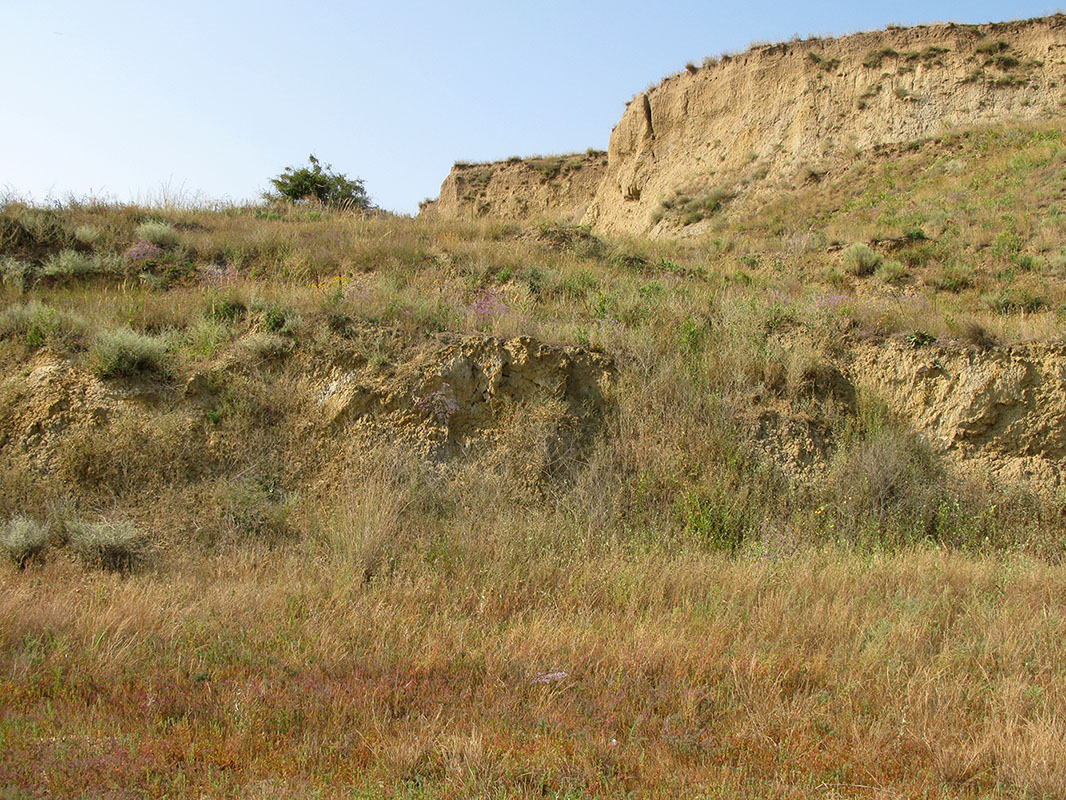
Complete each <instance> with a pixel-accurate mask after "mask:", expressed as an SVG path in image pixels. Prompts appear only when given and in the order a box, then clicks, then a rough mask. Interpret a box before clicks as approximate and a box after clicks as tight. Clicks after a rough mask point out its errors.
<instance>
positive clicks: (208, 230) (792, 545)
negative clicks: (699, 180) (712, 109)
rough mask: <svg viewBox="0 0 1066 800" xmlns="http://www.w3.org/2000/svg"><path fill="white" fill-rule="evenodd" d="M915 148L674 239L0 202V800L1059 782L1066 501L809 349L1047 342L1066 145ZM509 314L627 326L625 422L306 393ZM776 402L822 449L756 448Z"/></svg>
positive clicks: (1000, 790)
mask: <svg viewBox="0 0 1066 800" xmlns="http://www.w3.org/2000/svg"><path fill="white" fill-rule="evenodd" d="M891 155H892V157H891V158H884V159H871V160H869V161H857V162H856V164H855V165H854V167H852V168H851V169H850V170H848V171H847V172H845V173H842V174H837V175H834V174H829V175H826V176H825V177H824V178H823V179H822V180H821V181H820V182H815V183H812V184H810V185H808V186H806V187H803V188H800V189H797V190H795V191H794V192H793V193H792V194H791V195H790V196H788V197H782V198H781V199H780V200H778V201H772V202H768V203H766V204H764V205H763V206H762V207H761V208H759V209H757V210H754V211H753V212H752V213H745V214H739V213H737V214H734V212H733V209H731V208H730V209H726V210H724V211H723V212H720V213H719V214H718V215H717V216H716V217H715V218H714V227H713V230H711V231H710V232H709V233H708V234H707V235H706V236H704V237H702V238H699V239H692V240H685V241H674V242H671V241H655V242H650V241H605V240H602V239H600V238H598V237H596V236H594V235H593V234H591V233H590V232H589V231H587V230H584V229H582V228H573V227H565V226H559V225H556V224H553V223H550V222H546V223H543V224H541V225H533V226H516V225H505V224H498V223H492V222H484V223H480V224H472V223H443V222H431V221H426V220H419V219H406V218H396V217H391V216H380V217H367V216H361V215H356V214H347V213H340V212H332V211H329V210H327V209H321V208H314V207H309V206H296V207H292V206H289V207H283V206H277V207H268V206H263V207H249V208H219V209H200V208H195V207H190V208H184V207H181V206H174V207H160V208H138V207H129V206H117V205H111V204H102V203H94V202H91V201H85V202H71V203H67V204H64V205H62V206H57V207H47V208H44V207H35V206H31V205H28V204H24V203H20V202H18V201H17V200H9V201H7V202H6V203H5V204H4V206H3V209H2V213H0V251H2V252H0V258H2V259H3V261H2V262H0V263H2V270H3V306H2V310H0V365H2V370H3V373H2V374H3V376H4V379H3V382H2V383H0V407H2V409H3V415H2V419H3V420H4V421H3V422H0V426H2V427H0V462H2V467H0V520H3V521H4V522H5V525H6V527H4V529H3V530H4V545H5V547H6V549H7V550H8V552H9V554H10V555H11V556H12V559H10V562H11V563H10V566H8V565H5V566H3V567H2V568H0V619H2V620H3V624H2V625H0V697H2V698H3V700H2V701H0V712H2V713H0V742H2V743H3V748H2V750H0V787H3V788H4V789H5V790H8V791H11V792H14V793H15V794H16V795H17V794H18V793H26V792H29V793H45V794H52V795H77V794H97V795H104V794H113V795H116V796H121V795H122V793H123V792H125V793H127V794H130V795H131V796H141V795H147V796H173V795H176V794H178V795H180V794H185V795H188V794H197V795H204V796H232V795H234V794H239V793H244V794H246V795H248V796H264V797H266V796H277V795H279V794H289V795H307V794H313V793H318V794H320V795H322V796H353V795H354V796H362V797H375V796H381V797H394V796H410V797H451V796H478V795H483V796H514V797H525V796H529V797H532V796H550V797H584V796H604V797H617V796H622V795H625V794H626V793H631V794H633V795H635V796H662V797H677V796H686V795H693V794H696V793H700V792H702V793H703V794H705V795H707V796H716V795H717V796H722V797H735V796H740V795H743V796H750V797H808V796H812V797H813V796H833V795H834V794H835V796H841V797H845V796H863V797H865V796H871V795H874V796H876V795H877V794H878V792H880V793H882V794H885V795H892V794H896V795H907V796H925V797H956V796H975V797H976V796H1001V797H1026V796H1027V797H1032V796H1054V795H1056V794H1057V793H1060V792H1061V791H1062V790H1063V787H1064V786H1066V767H1064V766H1063V765H1064V764H1066V727H1064V722H1063V720H1064V719H1066V715H1064V713H1063V711H1064V708H1066V672H1064V670H1066V667H1064V666H1063V663H1064V662H1063V659H1062V658H1061V641H1062V640H1063V635H1064V633H1066V573H1064V572H1063V568H1062V567H1061V565H1060V564H1061V556H1062V552H1063V544H1064V543H1063V533H1064V530H1063V523H1062V517H1061V508H1062V501H1061V497H1059V496H1058V495H1057V494H1056V493H1055V492H1054V491H1050V490H1049V491H1048V492H1043V493H1041V492H1033V491H1031V490H1029V489H1025V488H1021V487H1008V486H999V485H992V484H990V483H986V482H981V481H980V480H978V479H977V478H975V477H974V476H972V475H966V476H963V475H959V474H958V473H956V472H955V471H953V470H952V469H951V468H950V467H949V466H948V465H947V464H946V463H944V462H943V461H942V460H941V459H940V458H939V457H938V456H937V455H936V454H935V453H933V452H932V450H931V449H930V447H929V444H928V443H927V442H925V441H924V440H923V439H922V438H921V437H919V436H917V435H915V434H914V433H913V431H911V430H910V429H909V428H908V426H907V424H906V421H905V420H900V419H897V418H895V417H893V416H892V415H891V414H889V413H888V412H887V410H886V408H885V406H884V404H883V403H881V402H880V401H879V398H877V397H876V396H868V395H866V394H864V393H862V392H860V393H859V394H858V396H857V397H854V398H842V397H841V396H839V395H837V394H835V393H833V392H827V391H821V390H820V389H819V385H820V384H819V379H818V376H819V375H822V374H824V373H825V371H826V370H828V369H830V367H832V366H833V365H836V364H839V363H840V362H841V359H844V358H846V353H847V351H848V348H849V347H851V346H852V345H853V344H854V343H855V342H862V341H867V342H869V341H874V342H876V341H886V340H892V339H899V340H900V341H907V342H909V343H912V344H913V346H914V347H926V346H929V344H928V343H929V342H930V341H933V340H939V341H940V342H941V343H944V344H946V346H958V347H972V348H988V347H994V346H996V343H998V344H1000V345H1004V344H1012V343H1016V342H1023V341H1028V340H1032V339H1041V340H1058V339H1060V338H1061V326H1062V318H1061V314H1062V308H1063V306H1062V304H1063V302H1064V300H1066V279H1064V277H1066V276H1064V270H1066V258H1064V251H1063V249H1062V243H1063V242H1064V241H1066V239H1064V237H1063V217H1062V210H1061V209H1060V205H1059V204H1060V203H1061V197H1060V196H1059V189H1058V187H1060V186H1061V185H1062V183H1061V182H1062V179H1063V172H1064V170H1066V149H1064V148H1063V146H1062V143H1061V137H1060V131H1059V129H1058V128H1055V127H1052V126H1043V127H1041V126H1035V127H1024V128H1003V129H997V130H992V131H971V132H961V133H956V134H951V135H945V136H944V137H942V138H941V139H938V140H931V141H928V142H920V143H915V144H914V145H913V146H912V147H909V148H902V149H901V150H900V151H899V152H897V153H893V154H891ZM864 248H865V249H864ZM919 334H921V335H919ZM520 336H521V337H530V339H531V340H533V341H535V342H538V343H541V344H543V345H544V346H545V347H549V348H550V347H556V348H559V349H560V351H566V352H570V353H576V352H579V351H581V352H591V353H598V354H601V355H602V356H603V357H604V360H605V363H606V362H608V361H609V363H610V365H611V368H610V375H611V378H610V381H609V385H607V386H605V388H604V389H603V393H604V395H603V404H602V407H597V408H595V409H592V408H590V409H588V416H587V417H586V416H583V417H581V420H583V421H582V422H580V425H579V424H578V422H575V421H574V418H573V414H575V413H578V412H580V411H581V409H573V408H571V409H568V408H565V407H563V406H562V405H560V403H559V402H557V401H552V400H550V399H544V398H539V396H536V395H534V396H531V398H530V399H528V400H527V401H523V402H515V403H513V404H511V405H508V404H507V403H504V402H502V401H501V402H500V403H498V404H497V405H495V406H493V408H492V413H493V414H495V415H496V418H497V420H498V425H496V427H494V428H492V429H491V430H490V434H491V435H488V434H487V435H486V436H483V437H481V438H476V437H474V438H470V439H464V440H461V441H460V440H459V438H458V436H457V432H456V430H455V429H454V428H453V427H452V426H451V422H450V415H451V414H452V413H453V412H452V411H451V407H450V406H449V405H448V404H447V403H446V402H444V401H442V402H441V403H436V400H434V399H433V398H436V397H438V395H433V396H430V395H425V396H422V397H419V398H416V400H418V401H419V402H414V403H413V404H412V405H411V410H410V412H409V416H407V417H403V419H405V420H409V427H411V428H417V429H418V430H419V431H421V433H420V434H419V435H418V436H410V437H407V436H406V435H405V433H404V431H403V430H401V429H399V428H397V429H390V430H377V429H373V428H368V427H365V426H364V427H360V426H359V425H357V424H355V423H354V422H352V421H349V420H347V419H346V418H344V417H340V416H338V417H335V418H332V419H329V420H324V419H320V417H319V416H318V415H319V411H317V410H316V409H318V408H319V407H320V406H321V405H322V401H321V397H322V390H321V387H322V386H333V385H334V384H343V383H344V380H346V378H345V377H344V376H345V375H350V374H356V373H358V374H359V375H362V376H368V377H365V380H367V381H372V380H378V381H380V383H381V385H383V386H386V385H387V386H388V387H391V388H390V391H392V392H393V395H396V394H397V392H399V391H400V390H399V389H396V388H395V387H402V386H405V385H408V384H407V383H404V382H405V381H408V383H410V381H413V380H414V378H411V377H410V376H411V374H412V373H411V369H410V367H409V365H410V364H413V363H419V364H424V363H431V362H432V361H433V359H435V358H438V356H439V354H440V353H442V352H447V353H451V352H452V351H454V350H456V349H459V350H461V349H462V348H463V347H467V346H468V345H469V343H470V342H478V341H495V340H496V339H499V340H501V341H507V340H511V339H513V338H515V337H520ZM566 348H578V350H573V349H572V350H566ZM441 357H443V356H441ZM449 357H450V356H449ZM573 357H574V358H576V356H573ZM420 374H421V373H420ZM338 376H340V377H338ZM411 385H416V384H411ZM427 385H428V384H427ZM434 385H436V384H434ZM394 390H395V391H394ZM440 391H443V388H442V389H441V390H440ZM86 397H90V398H91V397H99V398H103V399H101V400H100V401H99V402H100V403H101V406H100V408H102V409H103V411H101V412H100V414H97V415H96V416H93V415H87V417H86V418H80V417H78V416H77V414H76V413H75V411H76V409H77V408H79V407H80V406H79V405H78V404H79V403H81V402H83V399H84V398H86ZM445 399H447V398H445ZM421 401H425V402H421ZM388 402H398V401H390V400H382V403H383V404H384V405H383V407H388V405H387V404H388ZM420 402H421V404H420ZM435 403H436V404H435ZM27 409H29V411H27ZM34 409H41V411H40V416H39V417H33V420H35V421H34V422H33V424H30V423H29V422H27V421H26V420H28V419H29V417H28V416H27V415H28V414H30V412H31V411H33V410H34ZM759 409H775V410H778V411H780V412H781V413H786V412H787V413H789V414H795V415H800V416H804V417H805V418H809V419H813V420H816V421H817V422H818V424H819V425H821V426H822V427H823V428H824V430H825V431H826V436H827V437H828V438H829V440H830V441H831V442H832V446H831V448H830V449H829V451H828V454H827V456H826V459H825V461H824V463H822V464H821V465H817V466H816V468H813V471H812V472H811V473H810V474H807V473H803V472H802V471H794V470H793V469H792V467H791V465H790V464H789V462H787V461H784V462H782V461H779V460H775V459H774V458H771V457H768V456H767V454H766V452H765V451H764V450H763V449H761V448H760V446H759V444H758V442H757V441H755V440H753V438H752V436H751V430H752V428H751V424H750V423H751V421H752V419H751V418H752V415H753V413H754V412H753V410H759ZM405 413H406V412H405ZM494 424H495V423H494ZM35 426H36V427H35ZM581 426H584V427H581ZM423 434H424V435H423ZM426 442H429V445H427V444H426ZM531 467H532V469H531Z"/></svg>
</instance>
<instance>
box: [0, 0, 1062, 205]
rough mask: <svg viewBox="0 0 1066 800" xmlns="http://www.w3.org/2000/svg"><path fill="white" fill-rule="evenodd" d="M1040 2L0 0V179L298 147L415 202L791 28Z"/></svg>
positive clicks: (30, 184)
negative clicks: (457, 172) (691, 64)
mask: <svg viewBox="0 0 1066 800" xmlns="http://www.w3.org/2000/svg"><path fill="white" fill-rule="evenodd" d="M1058 8H1059V7H1058V6H1053V5H1048V4H1047V3H1046V2H1044V1H1043V0H1032V1H1030V0H1009V1H1008V0H967V1H966V2H957V1H955V0H943V1H941V0H926V1H925V2H916V1H915V0H906V2H894V3H857V2H854V0H850V1H849V2H841V1H840V0H827V1H826V2H818V3H815V2H793V3H776V2H766V0H748V2H737V0H732V1H731V2H718V1H717V0H715V1H714V2H683V1H681V0H677V1H675V2H670V1H669V0H666V1H662V2H651V1H650V0H644V2H634V1H633V0H611V2H588V3H577V2H559V1H558V0H542V1H541V2H537V3H533V2H510V3H508V2H491V3H490V2H481V1H478V2H455V3H450V4H448V3H440V2H435V3H431V2H423V0H417V1H415V2H404V3H400V2H397V3H366V2H349V3H345V2H337V1H334V0H330V1H328V2H327V1H323V2H317V3H316V2H310V3H304V4H297V3H283V2H273V1H272V0H260V2H235V1H233V0H183V1H182V2H180V3H167V4H164V3H155V2H151V0H142V2H119V1H118V0H77V1H76V2H72V1H71V0H26V2H22V0H0V74H2V75H3V84H4V90H3V108H4V111H5V113H4V115H3V118H2V121H0V191H6V192H8V193H16V194H20V195H23V196H31V197H32V198H33V199H35V200H38V201H42V200H45V199H49V198H56V199H63V198H66V197H67V196H69V195H76V196H84V195H89V194H91V195H94V196H105V197H111V198H114V199H118V200H131V199H132V200H145V199H152V198H158V197H159V196H160V195H162V194H169V195H177V194H181V195H184V196H186V197H199V198H202V199H204V200H210V199H229V200H234V201H241V200H246V199H255V198H257V197H258V195H259V193H260V192H261V191H262V190H263V189H264V188H266V187H267V179H268V178H269V177H270V176H272V175H275V174H277V173H278V172H279V171H280V170H281V169H282V168H283V167H285V166H286V165H288V164H300V163H303V162H304V161H305V160H306V157H307V154H308V153H311V152H314V153H315V154H316V155H318V156H319V157H320V158H321V159H323V160H324V161H327V162H331V163H332V164H333V165H334V167H335V168H336V169H337V170H339V171H341V172H344V173H347V174H348V175H349V176H351V177H361V178H363V179H364V180H365V181H366V187H367V190H368V191H369V192H370V194H371V196H372V197H373V199H374V200H375V202H377V203H378V204H379V205H381V206H382V207H384V208H388V209H392V210H395V211H401V212H413V211H415V210H417V206H418V202H419V200H421V199H423V198H424V197H427V196H436V194H437V190H438V189H439V187H440V183H441V181H442V180H443V179H444V177H445V175H446V174H447V172H448V169H449V168H450V166H451V164H452V162H454V161H456V160H460V159H462V160H478V161H480V160H488V159H496V158H505V157H507V156H510V155H513V154H521V155H526V154H530V153H551V152H564V151H579V150H585V149H586V148H588V147H599V148H606V146H607V140H608V137H609V136H610V132H611V128H612V127H613V126H614V125H615V123H617V121H618V119H619V117H620V116H621V114H622V111H623V110H624V104H625V102H626V101H627V100H629V99H630V98H631V97H632V96H633V95H634V94H635V93H637V92H639V91H641V90H642V89H643V88H644V87H645V86H647V85H648V84H650V83H653V82H657V81H658V80H659V79H660V78H661V77H662V76H664V75H666V74H668V73H671V72H675V71H677V70H679V69H681V68H683V67H684V65H685V63H686V62H687V61H696V62H699V61H700V60H702V58H703V57H704V56H708V55H715V54H717V53H720V52H727V51H739V50H743V49H745V48H746V47H747V46H748V44H749V43H751V42H752V41H777V40H782V39H788V38H789V37H790V36H792V35H794V34H799V35H800V36H807V35H808V34H820V35H838V34H846V33H852V32H855V31H859V30H870V29H875V28H881V27H884V26H885V25H887V24H889V23H898V24H904V25H911V24H918V23H922V22H937V21H955V22H989V21H1002V20H1008V19H1018V18H1023V17H1033V16H1042V15H1044V14H1050V13H1054V12H1055V11H1056V10H1058Z"/></svg>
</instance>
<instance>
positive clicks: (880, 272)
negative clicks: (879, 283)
mask: <svg viewBox="0 0 1066 800" xmlns="http://www.w3.org/2000/svg"><path fill="white" fill-rule="evenodd" d="M877 277H878V278H880V279H881V280H883V281H884V282H885V283H893V284H895V283H902V282H903V280H904V279H905V278H906V277H907V268H906V267H904V266H903V265H902V264H901V263H899V262H898V261H885V262H884V263H883V264H881V266H880V267H878V268H877Z"/></svg>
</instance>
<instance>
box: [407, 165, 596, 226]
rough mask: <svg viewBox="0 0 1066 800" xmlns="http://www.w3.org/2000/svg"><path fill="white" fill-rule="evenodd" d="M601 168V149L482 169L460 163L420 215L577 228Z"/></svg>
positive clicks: (591, 196)
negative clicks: (550, 222)
mask: <svg viewBox="0 0 1066 800" xmlns="http://www.w3.org/2000/svg"><path fill="white" fill-rule="evenodd" d="M606 169H607V154H606V153H604V152H603V151H600V150H589V151H588V152H586V153H574V154H569V155H558V156H535V157H532V158H524V159H523V158H517V157H514V158H509V159H507V160H506V161H496V162H490V163H486V164H468V163H464V162H459V163H457V164H456V165H455V166H454V167H453V168H452V171H451V172H450V173H449V175H448V177H447V178H446V179H445V180H444V183H443V184H442V185H441V188H440V197H439V198H438V199H437V200H435V201H433V202H431V203H428V204H426V205H425V206H423V213H426V214H436V215H439V216H441V217H445V218H448V219H456V218H474V217H485V216H491V217H496V218H500V219H510V220H525V219H533V218H537V217H551V218H552V219H558V220H561V221H563V222H569V223H576V222H578V221H580V220H581V218H582V217H583V216H584V215H585V212H586V210H587V209H588V206H589V204H590V203H591V202H592V198H593V196H594V195H595V193H596V190H597V188H598V187H599V184H600V181H601V180H602V179H603V175H604V173H605V171H606Z"/></svg>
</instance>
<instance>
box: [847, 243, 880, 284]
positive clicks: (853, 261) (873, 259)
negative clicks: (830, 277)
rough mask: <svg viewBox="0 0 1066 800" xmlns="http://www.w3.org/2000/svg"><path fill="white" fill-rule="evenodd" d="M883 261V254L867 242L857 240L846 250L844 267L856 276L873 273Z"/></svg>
mask: <svg viewBox="0 0 1066 800" xmlns="http://www.w3.org/2000/svg"><path fill="white" fill-rule="evenodd" d="M882 262H883V259H882V258H881V255H880V254H879V253H876V252H874V251H873V250H871V249H870V248H869V247H868V246H867V245H865V244H861V243H858V242H857V243H855V244H853V245H851V246H850V247H848V248H847V249H846V250H845V251H844V269H846V270H847V271H848V272H849V273H850V274H851V275H855V276H856V277H863V276H865V275H872V274H873V273H874V272H875V271H876V270H877V268H878V267H880V266H881V264H882Z"/></svg>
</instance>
